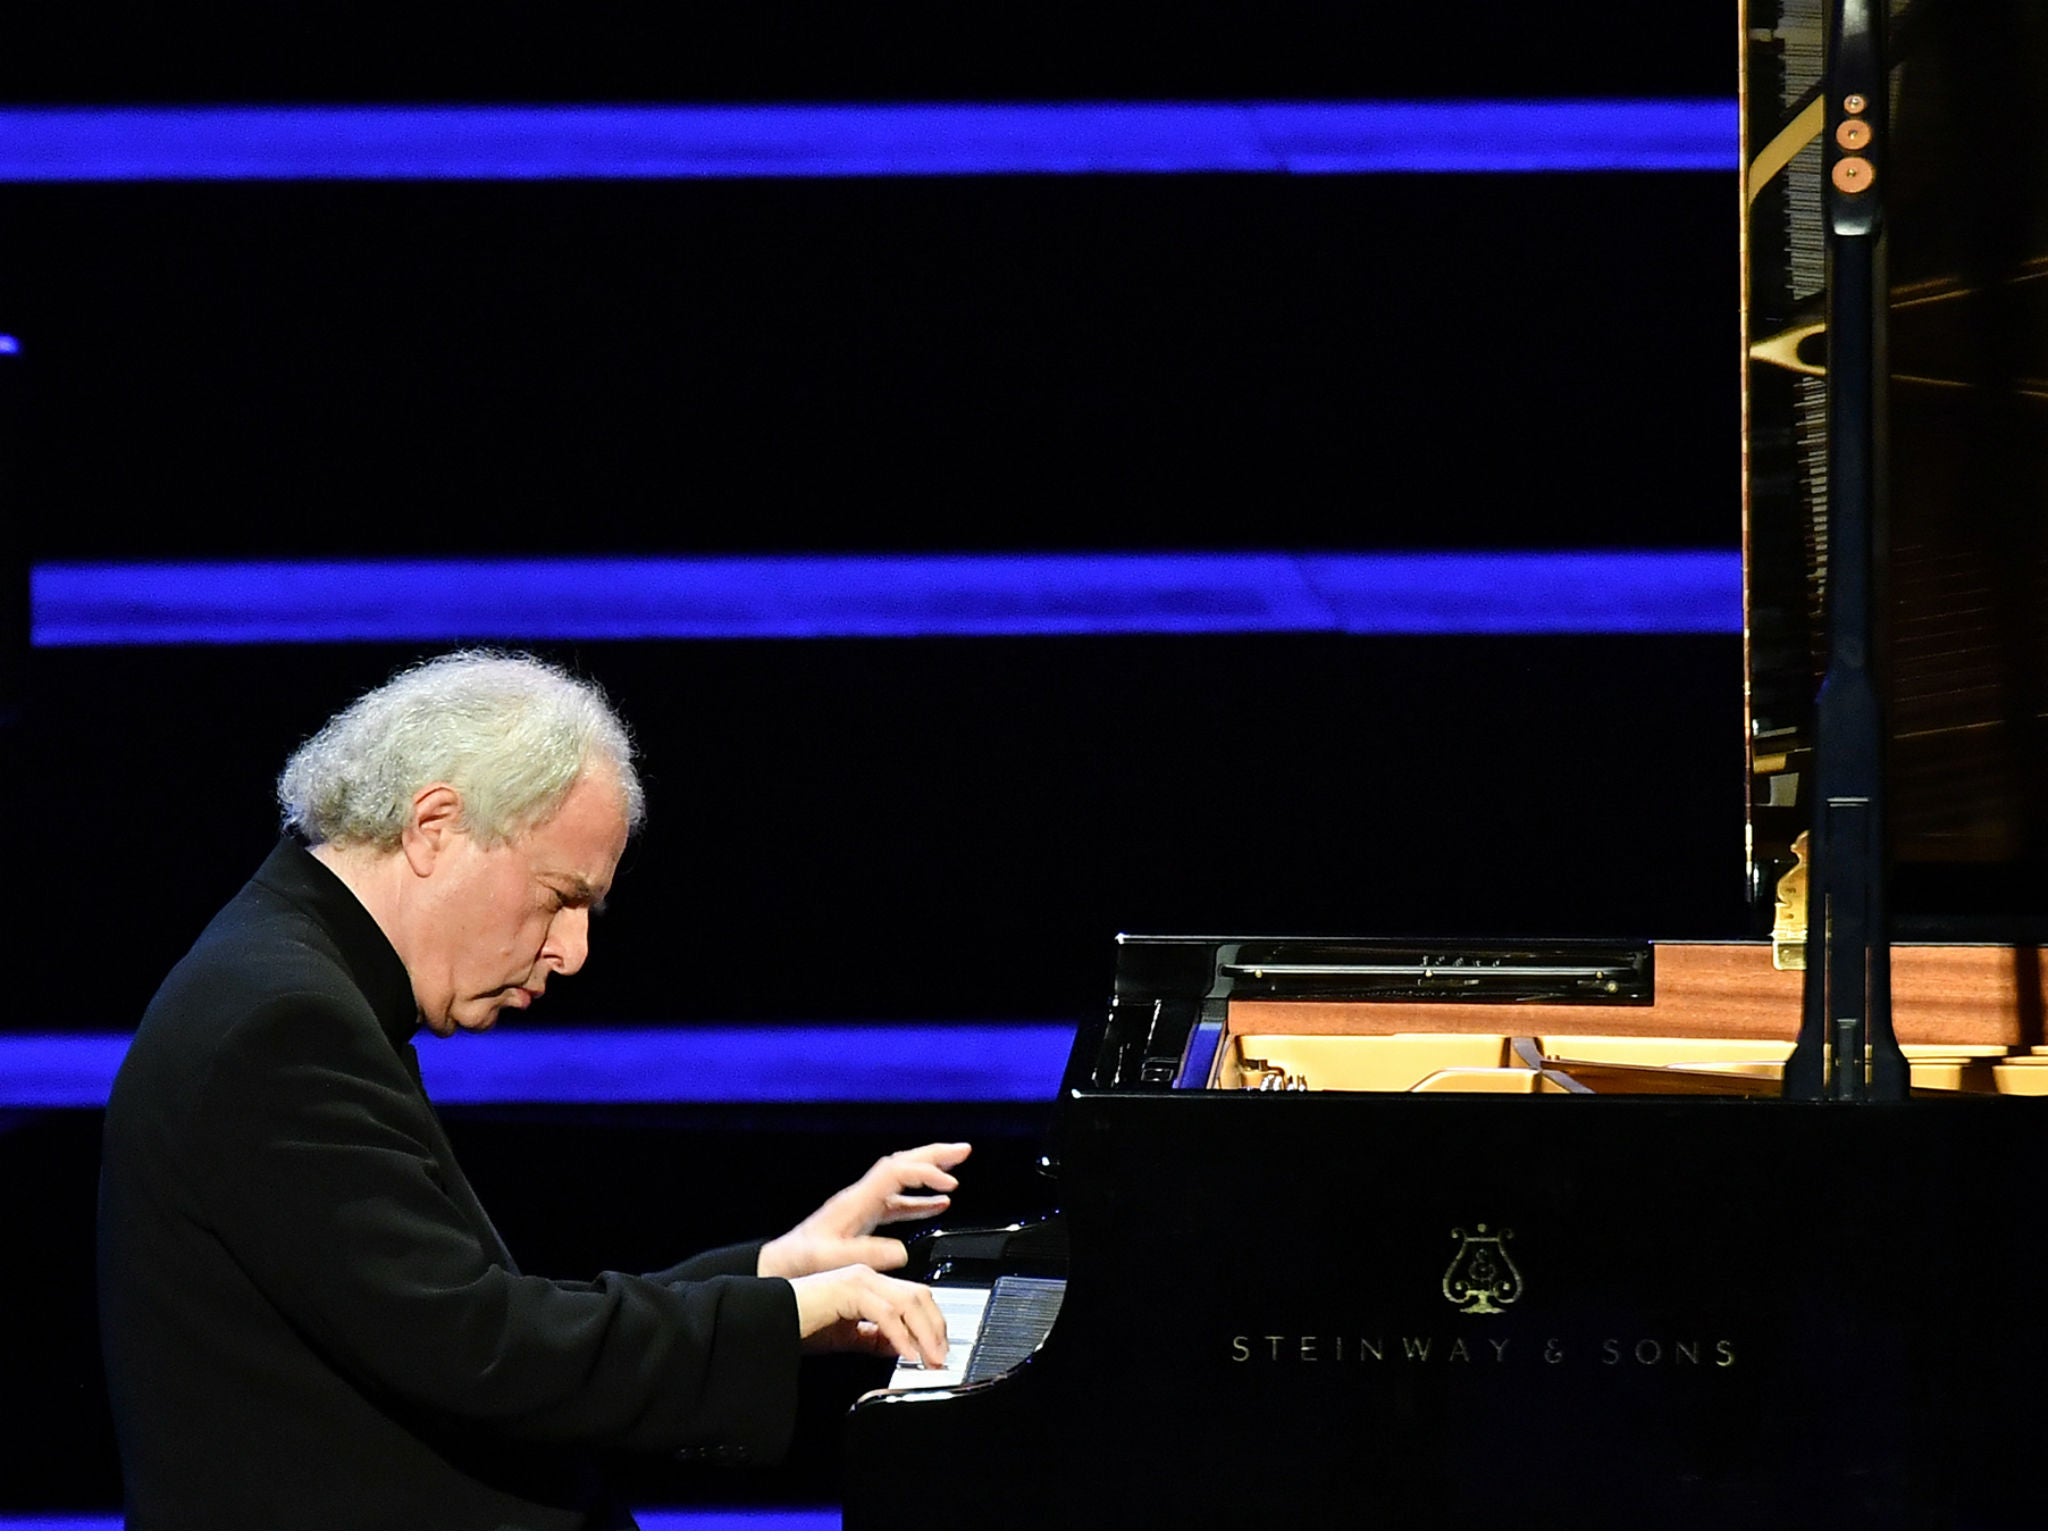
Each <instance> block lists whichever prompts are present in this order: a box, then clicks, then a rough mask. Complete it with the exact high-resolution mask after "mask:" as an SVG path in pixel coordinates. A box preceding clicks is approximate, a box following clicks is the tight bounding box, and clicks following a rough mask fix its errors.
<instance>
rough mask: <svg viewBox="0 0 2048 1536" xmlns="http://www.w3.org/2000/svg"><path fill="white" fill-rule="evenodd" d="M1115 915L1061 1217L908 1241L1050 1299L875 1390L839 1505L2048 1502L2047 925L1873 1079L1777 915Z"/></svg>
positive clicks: (1739, 1518) (1610, 1507) (1315, 1507)
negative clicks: (1661, 936) (1460, 943)
mask: <svg viewBox="0 0 2048 1536" xmlns="http://www.w3.org/2000/svg"><path fill="white" fill-rule="evenodd" d="M1117 949H1118V955H1117V961H1118V963H1117V974H1116V981H1115V985H1114V989H1113V994H1112V999H1111V1001H1110V1003H1109V1005H1108V1006H1107V1007H1106V1008H1105V1009H1104V1010H1103V1011H1102V1012H1101V1014H1100V1015H1099V1016H1097V1017H1095V1018H1093V1019H1091V1020H1089V1021H1087V1022H1085V1023H1084V1024H1083V1025H1082V1027H1081V1028H1080V1029H1079V1030H1078V1032H1077V1036H1076V1040H1075V1044H1074V1048H1073V1053H1072V1058H1071V1060H1070V1062H1069V1064H1068V1067H1067V1071H1066V1076H1065V1081H1064V1083H1063V1086H1062V1088H1061V1090H1060V1095H1059V1101H1058V1105H1057V1110H1056V1117H1055V1130H1054V1133H1053V1141H1052V1145H1051V1148H1050V1155H1049V1157H1048V1160H1047V1161H1048V1168H1047V1173H1048V1181H1047V1188H1046V1200H1045V1206H1044V1209H1043V1210H1042V1211H1041V1212H1038V1213H1036V1215H1035V1217H1034V1218H1033V1219H1027V1220H1024V1221H1020V1222H1019V1223H1018V1224H1017V1225H1016V1226H1015V1227H1014V1228H1011V1229H1007V1230H1003V1231H978V1232H958V1233H944V1232H941V1233H935V1234H927V1235H926V1237H925V1238H924V1239H923V1240H921V1241H920V1243H919V1244H918V1254H919V1260H920V1263H921V1268H922V1271H923V1273H924V1274H926V1275H927V1276H929V1277H930V1278H932V1279H933V1281H934V1283H935V1284H937V1285H939V1286H941V1287H946V1288H952V1287H962V1288H972V1287H987V1286H989V1285H991V1284H992V1283H993V1282H996V1281H997V1280H999V1279H1000V1278H1001V1277H1006V1276H1025V1277H1036V1278H1038V1279H1040V1280H1046V1279H1050V1280H1053V1281H1057V1282H1063V1287H1054V1289H1056V1290H1059V1291H1060V1292H1061V1294H1060V1295H1059V1300H1058V1304H1057V1311H1056V1314H1055V1315H1054V1317H1053V1319H1052V1321H1051V1325H1050V1329H1049V1332H1044V1333H1043V1338H1042V1342H1039V1343H1038V1344H1037V1347H1036V1348H1035V1349H1032V1348H1028V1346H1027V1348H1026V1350H1025V1351H1024V1352H1023V1357H1022V1359H1021V1362H1019V1363H1013V1364H1008V1365H1006V1366H1003V1367H1001V1368H999V1369H998V1370H997V1372H996V1374H994V1375H993V1376H990V1377H988V1379H983V1380H971V1379H970V1380H965V1381H961V1382H958V1383H954V1384H949V1385H945V1386H940V1387H931V1386H922V1385H919V1383H918V1376H919V1373H917V1372H914V1371H899V1372H898V1374H897V1377H896V1378H895V1384H894V1385H893V1386H892V1388H891V1389H886V1390H882V1391H877V1392H874V1393H870V1394H869V1395H867V1396H866V1397H864V1398H863V1399H862V1400H861V1401H860V1402H859V1403H858V1404H856V1405H855V1407H854V1408H853V1410H852V1412H851V1414H850V1415H849V1418H848V1420H847V1462H846V1466H847V1482H846V1488H845V1495H844V1518H845V1522H846V1525H847V1526H848V1528H870V1529H873V1528H907V1527H921V1528H929V1527H936V1526H951V1527H970V1526H981V1527H1005V1528H1019V1527H1021V1528H1042V1527H1078V1526H1124V1527H1135V1526H1155V1527H1174V1526H1182V1527H1266V1528H1270V1527H1286V1526H1339V1525H1343V1526H1365V1527H1373V1526H1394V1525H1400V1526H1425V1527H1430V1526H1518V1527H1527V1526H1545V1525H1564V1526H1573V1527H1607V1526H1620V1525H1629V1526H1677V1527H1687V1526H1715V1527H1729V1526H1734V1527H1756V1526H1771V1527H1790V1526H1805V1525H1817V1526H1829V1527H1839V1526H1862V1527H1870V1526H1913V1527H1937V1526H2002V1525H2009V1524H2018V1523H2025V1524H2028V1525H2034V1524H2038V1523H2039V1521H2040V1518H2041V1517H2042V1516H2043V1515H2044V1514H2048V1497H2044V1496H2043V1493H2042V1483H2041V1473H2040V1472H2039V1470H2038V1467H2037V1463H2036V1458H2035V1454H2034V1450H2033V1445H2034V1441H2035V1439H2036V1436H2037V1434H2038V1432H2039V1428H2040V1426H2041V1424H2042V1422H2043V1418H2044V1412H2048V1307H2044V1306H2043V1305H2042V1303H2041V1300H2040V1292H2041V1288H2042V1284H2043V1282H2044V1280H2048V1234H2044V1229H2043V1225H2042V1223H2041V1221H2040V1220H2039V1219H2038V1217H2037V1214H2036V1212H2035V1210H2034V1204H2035V1201H2034V1192H2035V1190H2036V1189H2037V1188H2038V1183H2039V1165H2040V1161H2041V1159H2042V1157H2043V1156H2044V1153H2048V1098H2044V1097H2040V1096H2038V1093H2037V1090H2038V1089H2039V1088H2040V1087H2043V1086H2048V1057H2044V1056H2042V1055H2041V1053H2040V1052H2038V1051H2036V1050H2035V1049H2034V1048H2033V1047H2034V1046H2035V1045H2037V1044H2038V1043H2039V1042H2029V1041H2026V1040H2023V1039H2021V1038H2020V1034H2021V1032H2022V1031H2023V1029H2024V1021H2023V1010H2019V1009H2017V1008H2016V1007H2015V1006H2014V998H2013V996H2012V994H2013V992H2014V984H2013V982H2012V977H2013V976H2014V974H2015V972H2014V969H2013V962H2014V956H2015V953H2016V952H2014V951H2010V950H2001V949H1996V948H1990V947H1984V948H1979V947H1975V946H1958V947H1955V948H1953V949H1950V948H1948V947H1944V946H1934V947H1931V948H1930V949H1929V950H1927V951H1925V952H1916V955H1915V956H1906V955H1904V953H1903V952H1902V956H1901V958H1902V962H1906V961H1911V960H1917V961H1918V962H1922V964H1921V967H1920V969H1919V970H1916V969H1915V967H1914V964H1912V963H1906V964H1904V970H1903V985H1902V991H1903V993H1904V994H1905V996H1904V998H1903V1000H1902V1005H1901V1010H1900V1017H1899V1033H1900V1035H1901V1038H1902V1039H1903V1040H1904V1041H1905V1042H1906V1048H1907V1051H1908V1054H1909V1056H1910V1057H1911V1059H1912V1061H1913V1072H1914V1079H1915V1087H1914V1093H1913V1097H1912V1098H1910V1099H1909V1100H1907V1101H1905V1102H1899V1103H1889V1104H1873V1103H1863V1104H1840V1103H1825V1102H1799V1101H1787V1100H1785V1099H1783V1098H1781V1097H1779V1096H1778V1093H1777V1081H1776V1076H1775V1074H1776V1071H1777V1069H1778V1068H1779V1067H1781V1066H1782V1064H1783V1059H1784V1056H1785V1054H1786V1052H1787V1051H1789V1049H1790V1044H1791V1041H1790V1037H1789V1031H1791V1030H1793V1029H1796V1027H1797V1008H1796V999H1797V974H1796V973H1792V972H1781V971H1778V970H1776V969H1775V968H1774V967H1773V964H1772V957H1771V952H1770V948H1769V946H1768V945H1751V944H1731V945H1705V946H1701V945H1671V946H1663V945H1645V946H1633V947H1632V946H1625V945H1624V946H1576V945H1555V946H1548V947H1541V946H1532V947H1526V948H1521V949H1507V948H1502V947H1498V946H1496V947H1490V948H1489V947H1483V946H1482V947H1471V946H1467V947H1466V948H1465V949H1464V950H1462V951H1460V950H1457V949H1456V948H1455V947H1452V946H1446V947H1443V948H1440V949H1428V948H1417V949H1413V950H1412V951H1411V950H1405V949H1403V948H1401V947H1399V946H1389V945H1385V944H1364V943H1344V942H1333V941H1326V940H1284V939H1275V940H1233V939H1216V938H1133V937H1126V938H1124V939H1121V940H1120V941H1119V943H1118V946H1117ZM2021 958H2023V959H2024V961H2025V963H2026V964H2027V965H2028V966H2030V967H2032V968H2033V969H2032V975H2033V978H2034V980H2033V985H2034V986H2036V987H2038V985H2039V955H2038V953H2037V952H2035V951H2031V950H2030V951H2026V952H2024V954H2023V955H2022V957H2021ZM1290 965H1292V966H1293V968H1291V969H1290V968H1289V967H1290ZM1517 971H1520V972H1524V973H1527V974H1521V975H1516V974H1515V973H1516V972H1517ZM1546 972H1547V973H1548V974H1539V973H1546ZM2001 978H2003V980H2001ZM1610 982H1614V983H1617V985H1615V986H1613V987H1612V988H1610V987H1609V985H1608V984H1609V983H1610ZM1788 988H1789V990H1788ZM1980 993H1981V994H1983V997H1984V999H1985V1000H1986V1006H1984V1007H1982V1008H1980V1007H1979V994H1980ZM1991 999H1996V1001H1995V1002H1992V1001H1991ZM1788 1000H1789V1001H1790V1002H1791V1004H1792V1006H1791V1008H1790V1010H1789V1011H1788V1010H1787V1009H1786V1008H1785V1006H1784V1004H1785V1003H1786V1002H1787V1001H1788ZM1687 1018H1692V1019H1695V1020H1698V1019H1702V1018H1705V1019H1708V1020H1709V1021H1710V1022H1712V1023H1713V1024H1714V1027H1715V1028H1717V1029H1719V1030H1721V1031H1722V1033H1720V1034H1719V1035H1717V1036H1715V1037H1712V1038H1706V1037H1702V1036H1697V1035H1696V1036H1694V1037H1691V1038H1686V1037H1684V1036H1683V1034H1682V1030H1681V1028H1680V1026H1681V1025H1683V1023H1684V1021H1685V1019H1687ZM1781 1023H1782V1026H1783V1027H1782V1028H1780V1027H1779V1025H1780V1024H1781ZM1971 1035H1975V1036H1977V1037H1978V1038H1976V1039H1969V1038H1965V1037H1967V1036H1971ZM1347 1052H1354V1053H1356V1054H1357V1056H1358V1060H1357V1061H1356V1062H1355V1063H1347V1062H1346V1060H1345V1055H1346V1053H1347ZM1489 1061H1491V1062H1493V1063H1494V1064H1493V1065H1487V1064H1486V1063H1487V1062H1489ZM1440 1063H1448V1065H1441V1064H1440ZM1489 1074H1490V1075H1489ZM2036 1074H2042V1075H2040V1076H2036ZM1581 1079H1584V1080H1583V1081H1582V1080H1581ZM1589 1084H1597V1085H1598V1086H1593V1087H1589ZM1045 1289H1046V1287H1044V1286H1040V1287H1038V1288H1037V1294H1038V1296H1039V1297H1040V1298H1041V1299H1042V1297H1043V1295H1044V1292H1045ZM998 1300H1000V1298H998ZM989 1305H990V1308H991V1311H994V1310H997V1303H996V1302H991V1303H990V1304H989ZM1041 1331H1042V1324H1041ZM1012 1353H1013V1354H1014V1353H1015V1352H1014V1351H1013V1352H1012ZM950 1363H951V1364H952V1365H953V1366H954V1367H955V1368H956V1369H957V1368H958V1367H959V1366H960V1365H961V1364H962V1363H963V1362H962V1361H961V1360H960V1359H958V1358H956V1359H955V1360H953V1361H952V1362H950ZM970 1374H971V1373H970ZM912 1468H915V1469H920V1470H918V1471H916V1472H915V1473H914V1474H912V1473H910V1472H909V1470H908V1469H912ZM935 1489H938V1490H943V1491H942V1492H940V1493H935V1492H934V1490H935Z"/></svg>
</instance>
